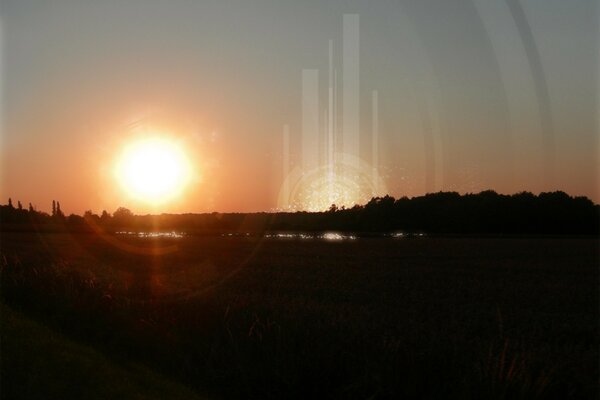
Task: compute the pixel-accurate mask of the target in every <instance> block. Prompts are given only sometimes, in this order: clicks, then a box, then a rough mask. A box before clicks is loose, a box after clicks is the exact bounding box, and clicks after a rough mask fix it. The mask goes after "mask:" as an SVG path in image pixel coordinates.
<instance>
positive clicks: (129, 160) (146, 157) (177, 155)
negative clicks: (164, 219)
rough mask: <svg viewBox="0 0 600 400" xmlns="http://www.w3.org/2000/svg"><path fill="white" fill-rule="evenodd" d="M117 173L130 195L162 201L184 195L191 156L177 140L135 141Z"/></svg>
mask: <svg viewBox="0 0 600 400" xmlns="http://www.w3.org/2000/svg"><path fill="white" fill-rule="evenodd" d="M115 175H116V178H117V180H118V181H119V183H120V185H121V187H122V188H123V190H124V191H125V192H126V193H127V194H128V195H130V196H131V197H133V198H135V199H137V200H141V201H144V202H147V203H151V204H160V203H164V202H166V201H169V200H171V199H173V198H174V197H177V196H178V195H180V194H181V192H182V191H183V189H184V188H185V186H186V185H187V184H188V181H189V176H190V167H189V162H188V158H187V157H186V155H185V153H184V152H183V150H182V149H181V147H180V146H179V145H178V144H177V142H175V141H173V140H169V139H165V138H161V137H155V138H146V139H142V140H138V141H135V142H133V143H131V144H130V145H128V146H126V147H125V148H124V149H123V152H122V153H121V155H120V157H119V158H118V161H117V164H116V168H115Z"/></svg>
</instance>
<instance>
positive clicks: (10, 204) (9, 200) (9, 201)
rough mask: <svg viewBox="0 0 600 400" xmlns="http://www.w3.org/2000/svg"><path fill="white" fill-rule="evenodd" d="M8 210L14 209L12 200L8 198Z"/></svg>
mask: <svg viewBox="0 0 600 400" xmlns="http://www.w3.org/2000/svg"><path fill="white" fill-rule="evenodd" d="M8 208H14V207H13V203H12V199H11V198H10V197H9V198H8Z"/></svg>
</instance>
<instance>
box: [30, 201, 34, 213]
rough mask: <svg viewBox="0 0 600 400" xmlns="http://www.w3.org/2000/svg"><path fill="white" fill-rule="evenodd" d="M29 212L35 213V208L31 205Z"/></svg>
mask: <svg viewBox="0 0 600 400" xmlns="http://www.w3.org/2000/svg"><path fill="white" fill-rule="evenodd" d="M29 212H35V209H34V208H33V206H32V205H31V203H29Z"/></svg>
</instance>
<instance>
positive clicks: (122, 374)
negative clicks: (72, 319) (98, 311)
mask: <svg viewBox="0 0 600 400" xmlns="http://www.w3.org/2000/svg"><path fill="white" fill-rule="evenodd" d="M0 362H1V364H0V397H1V398H2V399H6V400H8V399H199V398H200V397H199V396H198V395H197V394H195V393H194V392H192V391H191V390H189V389H187V388H186V387H184V386H182V385H180V384H178V383H174V382H172V381H170V380H168V379H167V378H165V377H164V376H162V375H160V374H158V373H156V372H154V371H152V370H150V369H148V368H147V367H145V366H142V365H139V364H135V363H126V364H124V365H122V364H119V363H116V362H115V361H114V360H111V359H110V358H107V357H106V356H105V355H103V354H102V353H100V352H98V351H97V350H95V349H94V348H92V347H90V346H87V345H83V344H80V343H77V342H74V341H73V340H71V339H69V338H67V337H65V336H64V335H62V334H60V333H57V332H56V331H54V330H52V329H49V328H48V327H47V326H45V325H42V324H40V323H39V322H36V321H34V320H32V319H30V318H28V317H27V316H25V315H24V314H22V313H20V312H17V311H14V310H13V309H11V308H9V307H8V306H6V305H4V304H0Z"/></svg>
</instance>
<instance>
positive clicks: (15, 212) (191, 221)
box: [0, 190, 600, 235]
mask: <svg viewBox="0 0 600 400" xmlns="http://www.w3.org/2000/svg"><path fill="white" fill-rule="evenodd" d="M0 224H1V226H2V229H3V230H17V231H28V230H40V231H64V230H69V231H78V232H97V231H103V232H109V233H114V232H119V231H123V230H126V231H153V230H178V231H184V232H188V233H191V234H218V233H225V232H250V233H257V232H263V231H294V230H297V231H323V230H337V231H352V232H359V233H360V232H362V233H365V234H368V233H386V232H397V231H404V232H409V233H410V232H425V233H432V234H575V235H577V234H584V235H590V234H591V235H597V234H599V233H600V205H597V204H594V203H593V202H592V201H591V200H590V199H588V198H586V197H571V196H569V195H568V194H566V193H564V192H560V191H557V192H551V193H540V194H539V195H537V196H536V195H534V194H532V193H529V192H522V193H517V194H513V195H503V194H498V193H496V192H494V191H489V190H488V191H484V192H481V193H478V194H465V195H460V194H459V193H456V192H439V193H431V194H427V195H424V196H419V197H413V198H407V197H402V198H400V199H395V198H393V197H391V196H385V197H376V198H373V199H371V200H370V201H369V202H368V203H367V204H365V205H356V206H354V207H352V208H347V209H346V208H343V207H342V208H338V207H337V206H336V205H332V206H331V208H330V209H329V210H328V211H325V212H278V213H216V212H215V213H208V214H161V215H134V214H133V213H132V212H131V211H130V210H128V209H127V208H124V207H120V208H119V209H117V210H116V211H115V212H114V213H113V214H112V215H111V214H110V213H108V212H107V211H103V212H102V213H101V214H100V215H98V214H95V213H93V212H92V211H86V212H85V213H84V215H83V216H79V215H75V214H71V215H69V216H65V214H64V213H63V211H62V210H61V208H60V203H59V202H58V201H53V202H52V214H51V215H49V214H47V213H44V212H40V211H37V210H36V209H35V207H34V206H32V205H31V203H30V204H29V208H28V209H27V210H26V209H24V208H23V207H22V205H21V202H20V201H19V202H18V206H17V207H14V206H13V204H12V199H9V202H8V205H2V206H0Z"/></svg>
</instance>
